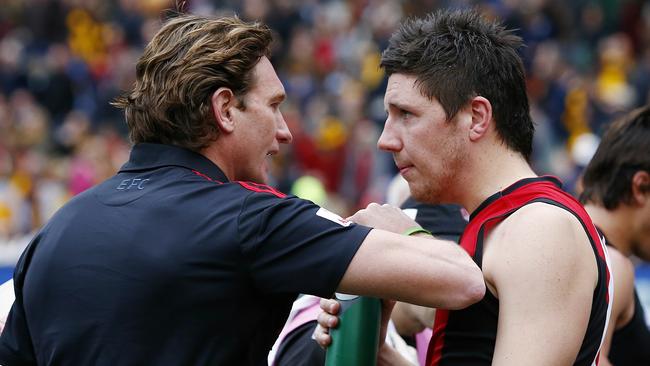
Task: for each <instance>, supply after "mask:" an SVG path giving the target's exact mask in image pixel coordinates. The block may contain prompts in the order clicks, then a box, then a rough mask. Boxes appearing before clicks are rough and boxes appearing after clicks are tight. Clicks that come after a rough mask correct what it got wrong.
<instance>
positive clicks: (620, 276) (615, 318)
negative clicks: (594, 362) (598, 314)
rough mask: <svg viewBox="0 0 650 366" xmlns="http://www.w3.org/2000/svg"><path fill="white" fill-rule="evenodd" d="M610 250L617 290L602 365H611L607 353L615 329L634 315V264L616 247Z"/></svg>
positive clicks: (601, 353)
mask: <svg viewBox="0 0 650 366" xmlns="http://www.w3.org/2000/svg"><path fill="white" fill-rule="evenodd" d="M608 252H609V266H610V270H611V272H612V276H613V278H614V289H615V290H616V291H614V300H613V301H612V315H611V318H610V321H609V325H608V326H607V334H606V335H605V341H604V342H603V347H602V350H601V352H600V365H610V363H609V360H608V359H607V355H608V354H609V350H610V348H611V345H612V336H613V335H614V331H615V330H617V329H620V328H621V327H623V326H624V325H626V324H627V323H629V321H630V320H631V319H632V316H633V315H634V265H633V264H632V262H631V261H630V260H629V259H628V258H627V257H625V256H624V255H623V254H621V252H619V251H618V250H616V248H613V247H609V250H608Z"/></svg>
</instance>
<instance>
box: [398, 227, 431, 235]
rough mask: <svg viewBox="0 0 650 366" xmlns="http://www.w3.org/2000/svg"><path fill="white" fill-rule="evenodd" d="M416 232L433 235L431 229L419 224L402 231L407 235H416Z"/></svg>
mask: <svg viewBox="0 0 650 366" xmlns="http://www.w3.org/2000/svg"><path fill="white" fill-rule="evenodd" d="M415 234H426V235H429V236H433V234H431V232H430V231H429V230H427V229H425V228H423V227H422V226H419V225H418V226H413V227H410V228H408V229H406V230H405V231H404V232H403V233H402V235H407V236H411V235H415Z"/></svg>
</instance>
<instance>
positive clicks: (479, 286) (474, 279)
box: [447, 262, 485, 310]
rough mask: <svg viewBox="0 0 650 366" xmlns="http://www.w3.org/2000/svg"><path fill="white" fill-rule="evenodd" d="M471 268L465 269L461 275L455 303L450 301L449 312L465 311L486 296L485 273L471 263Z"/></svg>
mask: <svg viewBox="0 0 650 366" xmlns="http://www.w3.org/2000/svg"><path fill="white" fill-rule="evenodd" d="M471 265H472V266H471V267H470V268H463V269H462V270H461V272H460V273H462V274H463V276H462V278H461V279H460V281H459V284H458V287H457V289H458V291H457V293H456V295H457V296H456V297H455V298H454V299H453V301H450V304H449V306H448V307H447V308H448V309H449V310H459V309H464V308H466V307H468V306H470V305H472V304H475V303H477V302H479V301H481V300H482V299H483V297H484V296H485V280H484V279H483V272H481V270H480V269H479V268H478V266H476V264H474V262H472V263H471Z"/></svg>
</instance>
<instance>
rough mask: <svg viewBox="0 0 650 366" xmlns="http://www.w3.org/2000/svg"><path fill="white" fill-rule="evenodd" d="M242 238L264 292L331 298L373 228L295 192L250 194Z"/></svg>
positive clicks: (242, 215) (240, 222)
mask: <svg viewBox="0 0 650 366" xmlns="http://www.w3.org/2000/svg"><path fill="white" fill-rule="evenodd" d="M238 226H239V242H240V246H241V251H242V254H243V256H244V258H245V261H246V263H247V265H248V266H249V268H248V272H249V273H250V275H251V277H252V279H253V283H254V286H255V287H256V288H257V289H258V290H259V291H260V292H262V293H304V294H311V295H316V296H320V297H330V296H331V295H332V294H333V293H334V291H335V290H336V288H337V287H338V284H339V282H340V281H341V278H342V277H343V274H345V270H346V269H347V268H348V265H349V264H350V261H351V260H352V258H353V257H354V255H355V253H356V252H357V249H358V248H359V246H360V245H361V243H362V242H363V240H364V239H365V237H366V236H367V235H368V232H369V231H370V230H371V229H370V228H368V227H365V226H361V225H356V224H354V223H351V222H348V221H345V220H343V219H342V218H340V217H339V216H338V215H336V214H334V213H332V212H330V211H328V210H326V209H324V208H321V207H319V206H317V205H315V204H313V203H312V202H310V201H306V200H302V199H300V198H297V197H295V196H288V197H277V196H275V195H272V194H266V193H252V194H250V195H249V196H248V197H247V199H246V200H245V202H244V204H243V206H242V211H241V212H240V216H239V219H238Z"/></svg>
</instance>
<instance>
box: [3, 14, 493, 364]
mask: <svg viewBox="0 0 650 366" xmlns="http://www.w3.org/2000/svg"><path fill="white" fill-rule="evenodd" d="M270 42H271V32H270V30H269V29H268V28H267V27H265V26H263V25H261V24H259V23H245V22H242V21H240V20H239V19H237V18H234V17H224V18H216V19H215V18H206V17H199V16H190V15H181V16H178V17H176V18H173V19H172V20H170V21H169V22H167V23H166V24H165V25H164V26H163V27H162V28H161V30H160V31H159V32H158V33H157V34H156V35H155V36H154V37H153V39H152V41H151V42H150V43H149V44H148V45H147V47H146V48H145V51H144V53H143V55H142V57H141V58H140V60H139V61H138V64H137V66H136V81H135V85H134V88H133V90H132V91H131V92H129V93H128V94H127V95H126V96H125V97H124V98H121V99H120V100H119V101H118V103H117V105H118V106H119V107H122V108H124V109H125V115H126V121H127V124H128V126H129V132H130V137H131V140H132V141H133V142H134V143H135V145H134V147H133V150H132V151H131V156H130V159H129V161H128V162H127V163H126V164H125V165H124V166H123V167H122V168H121V170H120V171H119V172H118V173H117V174H116V175H115V176H114V177H112V178H109V179H108V180H106V181H105V182H103V183H101V184H99V185H98V186H96V187H94V188H92V189H90V190H88V191H86V192H84V193H82V194H80V195H78V196H77V197H75V198H74V199H73V200H72V201H70V202H69V203H68V204H67V205H65V206H64V207H63V208H62V209H61V210H59V211H58V212H57V213H56V214H55V215H54V217H52V219H51V220H50V221H49V222H48V224H47V225H46V226H45V227H44V228H43V229H42V230H41V231H40V232H39V233H38V234H37V235H36V237H35V238H34V239H33V240H32V242H31V243H30V244H29V246H28V247H27V249H26V250H25V252H24V253H23V255H22V257H21V259H20V261H19V263H18V265H17V267H16V271H15V273H14V285H15V297H16V300H15V302H14V304H13V307H12V309H11V311H10V313H9V316H8V319H7V322H6V325H5V328H4V330H3V332H2V336H1V337H0V364H2V365H5V366H10V365H111V366H114V365H264V364H266V355H267V353H268V350H269V349H270V348H271V345H272V344H273V341H274V340H275V339H276V338H277V336H278V334H279V333H280V329H281V328H282V325H283V324H284V322H285V320H286V318H287V315H288V313H289V310H290V308H291V303H292V302H293V300H294V299H295V298H296V296H297V295H298V294H299V293H308V294H314V295H318V296H331V295H332V294H333V292H334V291H335V290H340V291H343V292H347V293H354V294H361V295H370V296H384V297H389V298H398V299H401V300H403V301H408V302H414V303H419V304H422V305H427V306H449V307H453V308H461V307H464V306H467V305H469V304H471V303H473V302H475V301H478V299H480V298H481V297H482V296H483V293H484V291H485V286H484V284H483V280H482V276H481V272H480V270H479V269H478V267H477V266H476V265H475V264H474V263H473V262H472V261H471V259H470V258H469V256H468V255H467V253H465V252H463V251H462V250H461V249H459V248H458V246H457V245H456V244H454V243H453V242H447V241H442V240H433V239H430V238H418V237H407V236H404V235H396V234H394V233H390V232H387V231H382V230H375V229H371V228H368V227H364V226H361V225H357V224H353V223H351V222H348V221H345V220H342V219H341V218H340V217H338V216H337V215H335V214H333V213H331V212H329V211H327V210H324V209H322V208H320V207H318V206H316V205H315V204H313V203H311V202H309V201H305V200H301V199H299V198H297V197H295V196H286V195H284V194H282V193H280V192H278V191H276V190H275V189H273V188H271V187H268V186H266V185H265V183H266V181H267V168H266V166H267V159H268V158H269V155H274V154H275V153H277V152H278V150H279V149H280V145H281V144H288V143H290V142H291V138H292V136H291V133H290V131H289V130H288V128H287V124H286V123H285V121H284V118H283V116H282V113H281V111H280V109H279V106H280V104H281V103H282V101H283V99H284V98H285V92H284V88H283V86H282V83H281V82H280V80H279V79H278V77H277V75H276V73H275V70H274V69H273V66H272V65H271V63H270V62H269V59H268V57H267V56H268V55H269V44H270ZM367 211H369V212H373V211H374V209H373V207H369V210H367ZM364 215H365V214H364V213H360V214H357V215H355V216H354V218H355V219H362V218H363V217H364ZM397 221H399V222H401V225H402V227H403V230H402V232H404V230H406V229H407V228H409V225H412V220H410V219H409V218H408V216H406V215H402V216H398V220H397ZM428 244H431V245H428ZM404 284H409V285H407V286H405V285H404ZM423 289H425V290H423Z"/></svg>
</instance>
